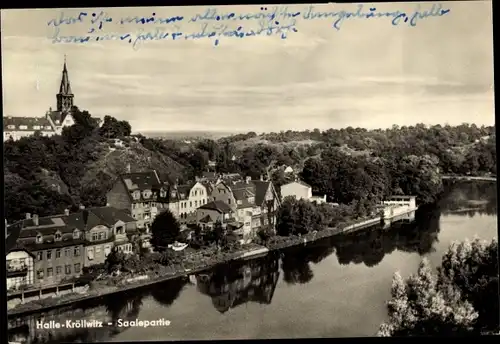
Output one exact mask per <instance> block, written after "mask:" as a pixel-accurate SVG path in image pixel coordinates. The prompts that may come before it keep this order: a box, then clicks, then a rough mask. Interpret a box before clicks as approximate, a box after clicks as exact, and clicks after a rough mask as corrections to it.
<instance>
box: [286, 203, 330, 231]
mask: <svg viewBox="0 0 500 344" xmlns="http://www.w3.org/2000/svg"><path fill="white" fill-rule="evenodd" d="M322 222H323V221H322V218H321V215H320V213H319V212H318V211H317V208H316V207H315V206H314V205H313V204H311V203H310V202H308V201H305V200H303V199H300V200H296V199H295V198H293V197H287V198H285V200H284V201H283V203H282V205H281V207H280V208H279V209H278V214H277V219H276V231H277V233H278V234H279V235H281V236H288V235H299V234H306V233H308V232H311V231H314V230H319V229H321V225H322Z"/></svg>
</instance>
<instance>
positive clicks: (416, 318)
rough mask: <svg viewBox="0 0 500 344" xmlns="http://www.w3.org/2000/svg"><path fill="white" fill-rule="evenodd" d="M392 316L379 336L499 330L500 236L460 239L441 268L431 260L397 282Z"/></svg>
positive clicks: (472, 333)
mask: <svg viewBox="0 0 500 344" xmlns="http://www.w3.org/2000/svg"><path fill="white" fill-rule="evenodd" d="M391 294H392V299H391V300H390V301H389V302H388V304H387V307H388V312H389V321H388V322H386V323H384V324H382V325H381V327H380V330H379V336H432V335H439V336H463V335H478V334H484V333H492V332H498V331H499V330H500V328H499V321H500V319H499V314H500V309H499V302H498V301H499V300H498V298H499V284H498V241H496V240H493V241H491V242H486V241H481V240H479V239H476V240H474V241H472V242H470V241H465V242H462V243H454V244H452V245H451V247H450V248H449V250H448V252H447V253H446V254H445V255H444V256H443V259H442V263H441V266H440V267H439V268H438V270H437V273H436V272H434V271H433V269H432V267H431V266H430V264H429V262H428V261H427V260H424V261H422V263H421V264H420V266H419V268H418V271H417V273H416V274H414V275H412V276H410V277H409V278H407V279H406V280H405V279H403V278H402V277H401V275H400V274H399V273H396V274H395V275H394V279H393V282H392V290H391Z"/></svg>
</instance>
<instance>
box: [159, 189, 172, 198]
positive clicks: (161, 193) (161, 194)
mask: <svg viewBox="0 0 500 344" xmlns="http://www.w3.org/2000/svg"><path fill="white" fill-rule="evenodd" d="M172 195H175V191H172ZM166 196H167V192H166V191H165V190H163V189H161V190H160V197H166Z"/></svg>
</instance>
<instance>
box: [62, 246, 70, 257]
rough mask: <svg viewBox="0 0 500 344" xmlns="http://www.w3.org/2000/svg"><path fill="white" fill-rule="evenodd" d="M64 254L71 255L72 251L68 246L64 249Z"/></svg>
mask: <svg viewBox="0 0 500 344" xmlns="http://www.w3.org/2000/svg"><path fill="white" fill-rule="evenodd" d="M64 256H65V257H70V256H71V251H70V249H69V248H67V249H65V250H64Z"/></svg>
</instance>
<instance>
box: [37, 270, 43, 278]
mask: <svg viewBox="0 0 500 344" xmlns="http://www.w3.org/2000/svg"><path fill="white" fill-rule="evenodd" d="M36 277H37V278H38V279H43V270H42V269H40V270H38V271H37V272H36Z"/></svg>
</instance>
